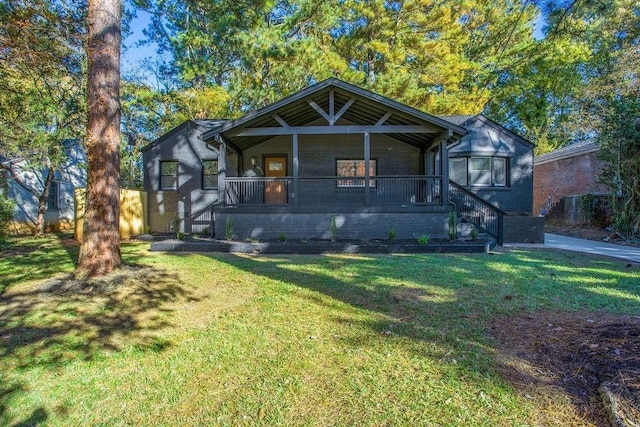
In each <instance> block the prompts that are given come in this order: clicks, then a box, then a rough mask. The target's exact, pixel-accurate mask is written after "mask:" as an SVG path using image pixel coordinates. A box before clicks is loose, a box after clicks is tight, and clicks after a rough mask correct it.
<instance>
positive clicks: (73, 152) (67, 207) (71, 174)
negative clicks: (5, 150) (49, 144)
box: [0, 140, 87, 234]
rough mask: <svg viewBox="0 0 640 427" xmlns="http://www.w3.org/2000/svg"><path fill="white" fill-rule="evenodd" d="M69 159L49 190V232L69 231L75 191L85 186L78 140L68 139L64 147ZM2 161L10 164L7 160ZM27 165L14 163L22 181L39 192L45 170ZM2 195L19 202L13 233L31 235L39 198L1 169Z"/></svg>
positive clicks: (81, 150)
mask: <svg viewBox="0 0 640 427" xmlns="http://www.w3.org/2000/svg"><path fill="white" fill-rule="evenodd" d="M63 149H64V150H65V151H66V157H67V160H66V161H65V163H64V164H63V165H61V166H60V168H59V170H58V171H56V172H55V176H54V180H53V182H52V183H51V188H50V189H49V198H48V199H47V211H46V213H45V218H44V220H45V228H46V229H47V230H50V231H70V230H73V224H74V190H75V189H76V188H81V187H84V186H85V185H86V182H87V172H86V168H85V167H84V164H85V162H86V158H85V152H84V147H83V145H82V143H81V142H79V141H77V140H67V141H65V143H64V144H63ZM0 161H3V162H7V161H6V160H4V159H0ZM26 165H27V164H26V163H25V162H18V163H15V164H14V166H13V167H14V168H15V170H17V171H18V172H17V173H18V174H19V176H20V180H21V181H22V182H23V183H24V184H25V185H27V186H28V187H29V188H31V189H32V190H34V191H36V192H41V191H42V188H43V186H44V181H45V176H46V172H47V171H46V170H34V169H31V168H28V167H26ZM0 193H2V194H6V195H7V197H9V198H11V199H13V200H14V201H15V202H16V206H17V208H16V212H15V215H14V218H13V223H12V224H11V226H10V227H11V230H10V232H12V233H15V234H23V233H31V232H33V230H34V229H35V223H36V219H37V216H38V198H37V197H36V196H35V195H34V194H33V193H32V192H30V191H27V190H26V189H25V188H23V187H22V186H20V185H19V184H18V183H17V182H16V181H15V180H14V179H13V178H12V177H11V175H10V174H9V173H8V172H7V171H6V170H5V169H3V168H0Z"/></svg>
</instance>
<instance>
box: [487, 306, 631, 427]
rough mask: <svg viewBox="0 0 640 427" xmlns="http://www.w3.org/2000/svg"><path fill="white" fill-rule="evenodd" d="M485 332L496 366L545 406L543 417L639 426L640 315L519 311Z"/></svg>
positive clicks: (546, 421)
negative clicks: (493, 345) (494, 345)
mask: <svg viewBox="0 0 640 427" xmlns="http://www.w3.org/2000/svg"><path fill="white" fill-rule="evenodd" d="M491 335H492V337H493V338H494V339H495V340H496V341H497V350H498V356H499V360H500V361H501V364H500V373H501V374H502V375H503V377H504V378H505V379H506V380H507V381H508V382H509V383H511V384H512V385H513V386H514V387H515V388H516V389H518V390H519V391H520V392H522V393H523V394H524V395H525V396H526V397H527V398H528V399H531V400H532V401H533V403H534V404H535V405H536V406H540V407H542V408H544V411H541V414H540V417H541V419H540V420H538V422H540V423H541V424H544V425H547V424H556V425H557V424H560V425H565V424H570V425H576V424H578V425H595V426H607V425H622V426H627V425H628V426H635V425H640V317H639V316H620V315H603V314H584V313H570V314H569V313H559V312H541V313H533V314H523V315H519V316H515V317H514V316H511V317H505V318H502V319H500V320H498V321H496V322H495V323H494V324H493V325H492V326H491ZM563 401H564V402H565V403H566V404H562V402H563ZM567 407H569V408H573V410H570V411H568V412H567V409H566V408H567ZM612 409H613V411H612ZM612 412H613V414H612ZM614 415H615V416H617V417H618V420H617V424H616V423H614V422H612V416H614Z"/></svg>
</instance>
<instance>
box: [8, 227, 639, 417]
mask: <svg viewBox="0 0 640 427" xmlns="http://www.w3.org/2000/svg"><path fill="white" fill-rule="evenodd" d="M63 243H64V244H63ZM148 247H149V245H148V244H146V243H126V244H123V248H122V250H123V257H124V259H125V261H126V262H127V264H128V265H129V266H128V267H127V268H126V269H124V270H123V271H122V272H121V273H119V274H117V275H115V276H113V277H111V278H109V280H105V281H97V282H90V283H76V282H73V281H71V280H68V279H66V278H65V277H66V276H65V275H68V274H69V273H70V272H72V271H73V268H74V261H75V259H76V257H77V245H73V244H71V243H70V241H69V240H68V239H66V238H62V237H61V236H57V237H56V236H49V237H47V238H42V239H34V238H22V239H12V240H10V241H9V242H8V243H7V244H4V246H3V249H2V251H1V252H0V425H37V424H40V423H42V424H44V425H98V424H99V425H167V426H174V425H452V426H454V425H455V426H459V425H469V426H471V425H473V426H477V425H500V426H506V425H514V426H516V425H517V426H521V425H535V424H540V423H543V424H545V423H547V422H548V421H549V420H555V421H554V424H559V425H563V424H564V425H576V424H589V420H588V419H586V420H585V419H584V418H581V416H582V415H581V414H580V412H579V411H578V410H577V409H575V408H574V407H573V405H572V402H571V396H570V395H568V394H567V395H563V393H562V390H556V391H557V393H558V394H557V396H556V397H554V399H553V404H552V405H551V406H550V405H549V402H548V400H547V401H545V400H544V399H539V398H536V397H535V396H533V397H532V396H530V395H529V394H527V393H525V392H523V391H522V389H520V388H519V387H517V385H514V384H512V383H510V382H509V381H508V378H506V377H505V376H504V375H503V372H504V370H505V366H504V359H503V357H501V354H500V353H501V351H500V348H499V346H498V343H497V341H496V338H495V337H494V334H492V333H491V331H492V327H494V326H493V325H495V324H498V323H499V322H501V321H502V322H503V324H504V319H508V318H509V317H510V316H521V315H523V314H525V315H530V316H531V317H532V319H534V318H535V316H536V315H537V314H538V313H548V312H562V313H588V314H592V315H594V316H596V317H597V316H601V315H603V316H604V315H624V314H631V315H636V316H637V315H638V314H639V309H638V307H639V306H640V304H639V303H640V285H639V284H640V268H639V267H638V266H636V265H634V266H627V264H626V263H623V262H619V261H613V260H608V259H602V258H595V257H587V256H584V255H581V254H572V253H563V252H551V251H548V252H542V251H537V250H512V251H504V252H503V253H495V254H477V255H393V256H389V255H383V256H374V255H371V256H368V255H326V256H293V255H287V256H244V255H243V256H240V255H232V254H162V253H152V252H149V251H148ZM550 411H554V412H553V413H550ZM557 414H562V416H561V417H556V415H557Z"/></svg>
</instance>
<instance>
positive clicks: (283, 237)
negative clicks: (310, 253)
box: [278, 233, 287, 242]
mask: <svg viewBox="0 0 640 427" xmlns="http://www.w3.org/2000/svg"><path fill="white" fill-rule="evenodd" d="M278 240H280V241H281V242H286V241H287V236H285V235H284V233H280V234H279V235H278Z"/></svg>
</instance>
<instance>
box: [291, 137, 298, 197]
mask: <svg viewBox="0 0 640 427" xmlns="http://www.w3.org/2000/svg"><path fill="white" fill-rule="evenodd" d="M292 144H293V147H292V148H293V150H292V151H293V205H294V206H298V205H299V204H300V194H299V191H300V187H299V184H298V175H299V167H300V164H299V163H300V159H299V157H300V156H299V153H298V134H297V133H294V134H293V137H292Z"/></svg>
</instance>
